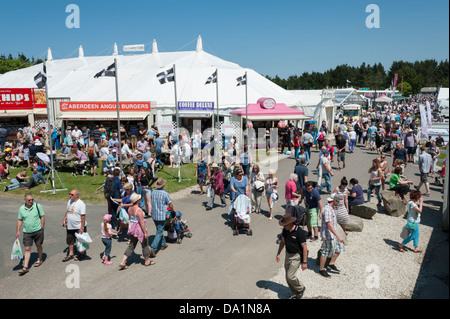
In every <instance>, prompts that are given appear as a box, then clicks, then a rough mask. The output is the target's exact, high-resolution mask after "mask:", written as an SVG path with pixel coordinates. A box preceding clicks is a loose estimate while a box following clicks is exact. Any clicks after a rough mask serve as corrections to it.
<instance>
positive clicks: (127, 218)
mask: <svg viewBox="0 0 450 319" xmlns="http://www.w3.org/2000/svg"><path fill="white" fill-rule="evenodd" d="M119 219H120V221H121V222H122V223H123V224H129V223H130V216H129V215H128V213H127V211H126V210H125V209H124V208H122V207H121V208H120V213H119Z"/></svg>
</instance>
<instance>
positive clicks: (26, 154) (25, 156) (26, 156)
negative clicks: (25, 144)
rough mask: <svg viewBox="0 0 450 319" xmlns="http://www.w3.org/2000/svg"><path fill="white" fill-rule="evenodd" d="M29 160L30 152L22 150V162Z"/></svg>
mask: <svg viewBox="0 0 450 319" xmlns="http://www.w3.org/2000/svg"><path fill="white" fill-rule="evenodd" d="M29 159H30V150H29V149H28V148H26V149H24V150H23V160H24V161H28V160H29Z"/></svg>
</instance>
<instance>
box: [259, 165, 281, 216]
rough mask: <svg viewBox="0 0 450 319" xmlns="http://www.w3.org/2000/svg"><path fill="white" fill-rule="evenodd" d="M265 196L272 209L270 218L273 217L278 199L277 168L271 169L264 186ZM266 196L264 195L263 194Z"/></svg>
mask: <svg viewBox="0 0 450 319" xmlns="http://www.w3.org/2000/svg"><path fill="white" fill-rule="evenodd" d="M264 189H265V196H266V197H267V204H268V205H269V209H270V216H269V220H272V218H273V204H274V203H275V202H276V201H277V200H278V193H277V189H278V178H276V177H275V170H273V169H269V176H268V177H267V179H266V184H265V186H264ZM263 196H264V195H263Z"/></svg>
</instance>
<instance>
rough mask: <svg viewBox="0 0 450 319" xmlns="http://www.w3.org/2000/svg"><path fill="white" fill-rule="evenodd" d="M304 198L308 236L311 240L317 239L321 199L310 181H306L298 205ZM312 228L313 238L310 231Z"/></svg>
mask: <svg viewBox="0 0 450 319" xmlns="http://www.w3.org/2000/svg"><path fill="white" fill-rule="evenodd" d="M303 199H305V207H306V215H307V216H308V225H307V228H308V236H307V237H308V238H311V240H312V241H316V240H319V216H320V214H321V213H322V199H321V198H320V194H319V191H318V190H317V189H315V188H314V187H313V183H312V182H306V183H305V186H304V187H303V191H302V197H301V198H300V201H299V205H300V204H301V203H302V201H303ZM313 230H314V238H313V237H312V231H313Z"/></svg>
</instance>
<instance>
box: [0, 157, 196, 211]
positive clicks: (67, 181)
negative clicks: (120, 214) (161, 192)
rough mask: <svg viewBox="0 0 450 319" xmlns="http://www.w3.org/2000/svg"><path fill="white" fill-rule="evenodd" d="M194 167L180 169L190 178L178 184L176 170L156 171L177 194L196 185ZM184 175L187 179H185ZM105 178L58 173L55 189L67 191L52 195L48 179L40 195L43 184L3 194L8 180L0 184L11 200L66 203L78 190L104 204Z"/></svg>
mask: <svg viewBox="0 0 450 319" xmlns="http://www.w3.org/2000/svg"><path fill="white" fill-rule="evenodd" d="M195 167H196V165H195V164H194V163H190V164H186V165H184V168H185V170H186V174H185V172H184V169H183V167H181V170H180V172H181V178H182V179H186V178H190V179H191V180H181V182H178V169H174V168H168V167H167V166H165V167H164V169H163V170H161V171H158V172H157V175H158V177H161V178H164V179H165V180H167V183H166V186H165V187H164V189H165V190H166V191H167V192H169V193H174V192H177V191H179V190H181V189H184V188H186V187H189V186H193V185H196V184H197V179H196V178H195V177H194V174H195ZM22 169H23V167H19V168H16V169H12V170H11V173H10V175H9V177H10V178H14V177H15V176H16V175H17V173H18V172H19V171H20V170H22ZM98 172H100V169H98ZM172 175H173V176H174V178H175V179H172V177H171V176H172ZM186 175H187V176H188V177H186ZM27 176H31V170H28V173H27ZM58 176H59V178H60V179H61V182H62V183H63V185H64V187H62V185H61V183H60V181H59V179H58ZM47 177H48V174H47V175H45V176H44V178H45V179H47ZM105 179H106V177H105V176H102V175H97V176H96V177H93V176H90V175H86V176H82V175H77V176H76V177H74V176H72V173H71V172H58V175H56V174H55V189H56V190H58V189H62V188H67V190H61V191H56V193H55V194H54V195H53V194H52V192H51V190H52V186H51V182H50V179H49V181H48V183H47V185H46V186H45V190H46V191H47V190H50V192H46V193H41V191H42V190H43V189H44V184H43V183H41V184H39V185H38V186H35V187H33V188H31V189H29V190H21V189H20V188H17V189H14V190H11V191H8V192H3V188H4V186H6V185H9V180H2V182H4V183H3V184H0V186H1V191H2V194H1V196H3V197H13V198H23V196H24V195H25V194H26V193H31V194H33V195H34V197H35V199H36V200H37V201H39V200H48V201H67V200H69V195H68V194H69V191H70V190H72V189H78V190H79V191H80V198H81V199H82V200H83V201H84V202H85V203H89V204H105V203H106V200H105V198H104V196H103V190H102V189H101V190H97V188H99V187H100V186H102V184H103V183H104V181H105Z"/></svg>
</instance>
